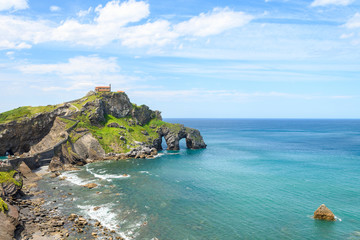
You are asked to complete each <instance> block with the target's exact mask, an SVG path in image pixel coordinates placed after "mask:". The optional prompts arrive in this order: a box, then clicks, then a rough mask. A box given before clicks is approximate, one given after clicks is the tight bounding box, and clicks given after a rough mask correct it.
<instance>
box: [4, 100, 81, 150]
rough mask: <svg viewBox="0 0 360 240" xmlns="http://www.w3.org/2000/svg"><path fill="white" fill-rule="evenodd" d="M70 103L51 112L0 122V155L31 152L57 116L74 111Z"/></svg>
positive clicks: (66, 114)
mask: <svg viewBox="0 0 360 240" xmlns="http://www.w3.org/2000/svg"><path fill="white" fill-rule="evenodd" d="M74 111H75V110H74V109H73V108H71V105H70V104H64V105H62V106H59V107H57V108H55V109H54V110H52V111H49V112H42V113H38V114H35V115H34V116H32V117H30V118H28V117H24V118H22V119H19V120H18V121H12V122H8V123H3V124H0V156H3V155H5V154H6V152H8V153H10V154H14V153H19V154H22V153H25V152H29V151H30V148H31V146H33V145H35V144H37V143H39V142H40V141H41V140H42V139H43V138H44V137H45V136H46V135H47V134H48V133H49V131H50V129H51V127H52V126H53V123H54V121H55V119H56V117H57V116H68V115H70V114H72V113H74Z"/></svg>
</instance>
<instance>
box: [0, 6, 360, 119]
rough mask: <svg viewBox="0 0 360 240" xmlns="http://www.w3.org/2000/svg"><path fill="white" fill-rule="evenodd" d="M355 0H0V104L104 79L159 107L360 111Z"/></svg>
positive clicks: (216, 112) (197, 112) (325, 113)
mask: <svg viewBox="0 0 360 240" xmlns="http://www.w3.org/2000/svg"><path fill="white" fill-rule="evenodd" d="M359 81H360V0H309V1H302V0H298V1H291V0H259V1H257V0H254V1H240V0H225V1H215V0H206V1H205V0H199V1H194V0H192V1H190V0H173V1H159V0H147V1H135V0H129V1H117V0H114V1H95V0H90V1H89V0H87V1H84V0H72V1H67V0H61V1H60V0H51V1H40V0H2V1H1V2H0V84H1V85H0V86H1V89H2V91H1V95H0V112H3V111H7V110H10V109H13V108H16V107H19V106H24V105H31V106H37V105H46V104H56V103H61V102H64V101H69V100H72V99H76V98H79V97H82V96H84V95H85V94H86V93H87V92H88V91H89V90H92V89H93V88H94V87H95V86H97V85H108V84H109V83H111V84H112V86H113V89H114V90H124V91H126V92H127V94H128V96H129V97H130V99H131V100H132V102H134V103H137V104H146V105H148V106H150V107H151V108H152V109H159V110H161V111H162V113H163V116H164V117H194V118H199V117H200V118H201V117H202V118H213V117H215V118H359V117H360V111H359V106H360V91H359V90H360V82H359Z"/></svg>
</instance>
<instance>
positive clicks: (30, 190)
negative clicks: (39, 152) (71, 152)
mask: <svg viewBox="0 0 360 240" xmlns="http://www.w3.org/2000/svg"><path fill="white" fill-rule="evenodd" d="M47 168H48V166H43V167H41V168H39V169H37V170H34V171H31V170H30V169H29V170H30V171H31V173H28V174H23V173H22V174H23V187H22V189H21V190H22V191H21V196H20V197H19V198H15V199H13V200H12V201H11V202H9V203H10V204H11V205H13V206H16V207H17V208H18V212H19V218H18V219H19V223H20V225H18V227H17V229H16V231H15V238H16V239H34V240H48V239H49V240H60V239H79V240H80V239H97V238H100V239H109V240H115V239H117V240H125V239H127V238H126V237H124V236H120V234H118V233H116V232H115V231H114V230H110V229H108V228H106V227H104V226H103V225H102V223H101V222H99V221H97V220H94V219H90V218H86V217H84V216H82V215H81V213H79V212H75V213H72V214H70V215H69V216H67V215H66V214H65V213H63V212H61V211H60V210H59V209H58V207H57V206H55V205H56V202H53V201H51V200H50V199H49V194H50V193H49V192H46V191H44V190H42V188H41V187H39V185H38V184H39V181H40V180H41V179H43V178H44V177H49V176H50V174H51V173H52V172H50V171H48V170H47ZM65 172H66V171H65ZM26 175H27V176H26ZM50 177H53V176H50ZM56 177H57V178H59V181H61V175H58V176H56ZM53 189H54V190H55V189H57V187H54V188H53ZM71 195H72V193H71V192H68V194H64V195H63V196H62V197H63V198H66V197H67V196H71Z"/></svg>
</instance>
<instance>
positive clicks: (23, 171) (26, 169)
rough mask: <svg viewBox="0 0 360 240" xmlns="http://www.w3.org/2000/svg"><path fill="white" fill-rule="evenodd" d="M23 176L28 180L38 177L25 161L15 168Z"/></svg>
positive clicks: (37, 178)
mask: <svg viewBox="0 0 360 240" xmlns="http://www.w3.org/2000/svg"><path fill="white" fill-rule="evenodd" d="M17 170H18V171H19V172H20V173H21V175H22V176H23V177H25V178H26V180H28V181H37V180H39V179H40V177H39V176H38V175H37V174H36V173H33V172H32V171H31V169H30V168H29V167H28V166H27V165H26V163H24V162H21V163H20V165H19V167H18V169H17Z"/></svg>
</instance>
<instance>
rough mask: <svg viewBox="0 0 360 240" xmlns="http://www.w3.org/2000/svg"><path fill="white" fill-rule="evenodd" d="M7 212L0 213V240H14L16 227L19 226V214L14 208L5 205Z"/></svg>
mask: <svg viewBox="0 0 360 240" xmlns="http://www.w3.org/2000/svg"><path fill="white" fill-rule="evenodd" d="M7 206H8V211H6V212H0V239H1V240H12V239H14V232H15V229H16V226H17V225H19V212H18V210H17V209H16V207H14V206H12V205H10V204H7Z"/></svg>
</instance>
